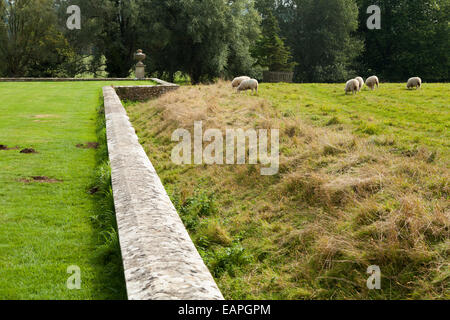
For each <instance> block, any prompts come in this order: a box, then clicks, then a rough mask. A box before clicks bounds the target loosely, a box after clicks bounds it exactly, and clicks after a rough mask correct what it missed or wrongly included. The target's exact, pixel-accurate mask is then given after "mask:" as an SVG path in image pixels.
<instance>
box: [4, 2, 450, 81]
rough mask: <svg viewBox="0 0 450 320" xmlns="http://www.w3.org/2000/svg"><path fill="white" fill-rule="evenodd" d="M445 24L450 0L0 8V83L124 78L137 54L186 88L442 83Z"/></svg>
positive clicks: (449, 40)
mask: <svg viewBox="0 0 450 320" xmlns="http://www.w3.org/2000/svg"><path fill="white" fill-rule="evenodd" d="M373 4H375V5H378V6H379V7H380V8H381V20H382V26H381V29H380V30H369V29H368V28H367V27H366V20H367V18H368V14H367V13H366V11H367V7H368V6H369V5H373ZM69 5H78V6H79V7H80V8H81V13H82V14H81V25H82V27H81V30H69V29H68V28H66V19H67V18H68V15H67V12H66V10H67V7H68V6H69ZM449 16H450V0H423V1H410V0H165V1H160V0H97V1H91V0H15V1H12V0H0V61H1V63H0V75H1V76H40V77H43V76H75V75H84V74H86V73H89V74H91V75H94V76H97V75H98V74H99V72H100V71H101V70H105V71H106V73H107V74H108V76H110V77H128V76H130V75H131V74H132V70H133V65H134V63H135V61H134V59H133V54H134V52H135V51H136V50H137V49H139V48H142V49H143V50H144V51H145V53H147V55H148V58H147V60H146V61H145V64H146V65H147V71H148V73H149V74H155V75H157V76H159V77H163V78H167V79H169V80H173V79H174V75H175V74H176V73H177V72H181V73H183V74H186V75H189V76H190V79H191V80H192V82H193V83H198V82H208V81H212V80H214V79H215V78H218V77H223V78H232V77H234V76H236V75H243V74H247V75H250V76H252V77H257V78H259V77H260V75H261V70H264V69H266V70H267V69H270V70H273V71H283V70H291V69H292V68H293V66H294V65H295V69H294V70H295V76H294V80H295V81H297V82H338V81H345V80H346V79H348V78H349V77H353V76H355V75H356V74H357V73H359V74H360V75H363V76H367V75H369V74H377V75H379V76H380V77H381V78H382V79H383V80H384V81H404V80H405V79H406V78H407V77H410V76H416V75H417V76H421V77H422V78H423V79H424V80H425V81H448V80H449V78H450V75H449V70H450V65H449V64H450V62H449V52H450V32H449V31H450V30H449V19H450V17H449ZM101 72H103V71H101Z"/></svg>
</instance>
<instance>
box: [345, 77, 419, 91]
mask: <svg viewBox="0 0 450 320" xmlns="http://www.w3.org/2000/svg"><path fill="white" fill-rule="evenodd" d="M363 86H364V80H363V78H361V77H356V78H355V79H351V80H349V81H347V83H346V84H345V94H347V93H349V92H351V93H352V94H356V93H358V92H359V91H361V89H362V87H363ZM366 86H367V87H369V88H370V90H373V89H375V86H376V87H377V88H378V87H379V86H380V80H378V77H377V76H371V77H369V78H367V80H366ZM421 86H422V79H420V78H419V77H414V78H410V79H409V80H408V83H407V84H406V88H408V89H411V88H414V87H415V88H416V89H419V88H420V87H421Z"/></svg>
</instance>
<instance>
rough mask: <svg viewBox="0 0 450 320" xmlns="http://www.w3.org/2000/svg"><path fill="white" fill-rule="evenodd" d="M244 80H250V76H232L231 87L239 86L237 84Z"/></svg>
mask: <svg viewBox="0 0 450 320" xmlns="http://www.w3.org/2000/svg"><path fill="white" fill-rule="evenodd" d="M244 80H250V77H247V76H242V77H237V78H234V79H233V81H232V82H231V87H232V88H237V87H239V85H240V84H241V82H242V81H244Z"/></svg>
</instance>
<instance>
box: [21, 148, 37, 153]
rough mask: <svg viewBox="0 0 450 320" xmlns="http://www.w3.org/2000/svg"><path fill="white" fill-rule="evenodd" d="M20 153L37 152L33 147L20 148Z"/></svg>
mask: <svg viewBox="0 0 450 320" xmlns="http://www.w3.org/2000/svg"><path fill="white" fill-rule="evenodd" d="M20 153H38V152H37V151H36V150H34V149H33V148H25V149H22V150H20Z"/></svg>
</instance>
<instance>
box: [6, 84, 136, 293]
mask: <svg viewBox="0 0 450 320" xmlns="http://www.w3.org/2000/svg"><path fill="white" fill-rule="evenodd" d="M135 83H136V82H133V81H130V82H129V83H128V84H135ZM110 84H113V83H108V82H65V83H53V82H33V83H0V97H1V98H0V144H4V145H7V146H11V147H15V146H20V147H21V148H34V149H35V150H36V151H37V152H38V153H35V154H21V153H19V151H20V148H19V149H17V150H16V149H11V150H0V299H120V298H123V297H124V294H125V293H124V283H123V274H122V275H120V272H118V271H117V270H118V268H119V269H120V265H118V264H117V253H119V254H120V252H119V251H118V249H117V243H118V242H117V240H115V239H114V237H115V235H114V233H113V232H112V228H111V226H112V225H111V223H113V222H114V220H115V219H114V215H113V212H112V208H113V207H112V202H111V201H112V198H111V195H110V194H109V193H108V192H109V189H108V188H109V173H108V170H109V168H108V166H107V164H105V165H103V166H100V167H98V164H99V161H100V159H105V156H107V149H106V145H105V143H104V140H103V141H102V138H101V137H102V135H103V134H104V133H102V132H101V129H100V131H99V132H97V131H96V122H97V119H98V117H99V116H100V115H98V114H97V110H96V108H97V107H98V105H99V97H100V96H101V87H102V86H105V85H110ZM116 84H118V85H121V84H127V83H124V82H119V83H116ZM99 138H100V140H99ZM87 142H98V143H99V149H97V150H95V149H88V148H77V147H76V145H77V144H85V143H87ZM31 176H46V177H49V178H52V179H58V180H62V182H59V183H39V182H32V183H26V182H23V180H21V179H23V178H28V177H31ZM93 184H95V185H97V186H98V187H99V188H100V189H102V190H101V191H100V192H96V193H94V194H91V188H92V186H93ZM104 194H105V195H106V197H104ZM108 206H109V207H108ZM108 208H109V209H108ZM93 217H94V220H93V219H92V218H93ZM95 217H97V218H101V221H102V223H100V224H99V223H96V222H95ZM106 226H109V227H108V228H107V229H104V228H106ZM108 232H109V233H111V234H107V233H108ZM104 239H106V240H104ZM114 246H116V248H114ZM103 249H104V250H103ZM102 250H103V252H100V251H102ZM70 265H77V266H79V267H80V269H81V281H82V284H81V290H68V289H67V287H66V280H67V278H68V277H69V276H70V274H68V273H67V272H66V271H67V267H69V266H70Z"/></svg>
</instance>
